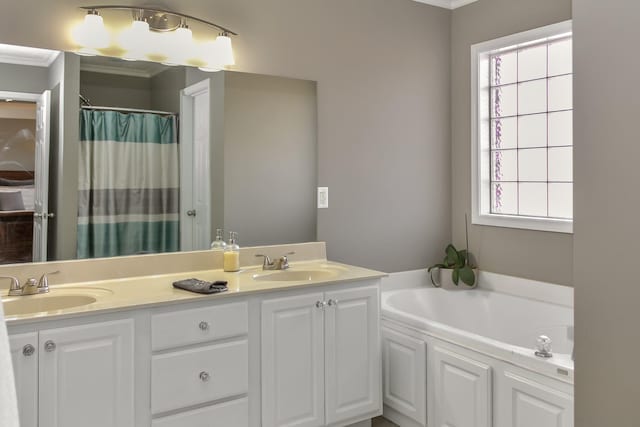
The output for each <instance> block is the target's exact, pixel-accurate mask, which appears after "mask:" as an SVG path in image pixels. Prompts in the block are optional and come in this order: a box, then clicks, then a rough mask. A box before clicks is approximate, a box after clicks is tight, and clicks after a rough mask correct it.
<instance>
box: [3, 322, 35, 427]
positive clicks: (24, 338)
mask: <svg viewBox="0 0 640 427" xmlns="http://www.w3.org/2000/svg"><path fill="white" fill-rule="evenodd" d="M9 348H10V351H11V363H12V364H13V375H14V377H15V382H16V395H17V398H18V409H19V411H20V426H21V427H37V425H38V333H37V332H27V333H24V334H16V335H10V336H9Z"/></svg>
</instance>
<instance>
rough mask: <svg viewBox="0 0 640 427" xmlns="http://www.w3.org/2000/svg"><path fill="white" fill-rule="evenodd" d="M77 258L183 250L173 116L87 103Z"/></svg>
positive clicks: (82, 135) (82, 126)
mask: <svg viewBox="0 0 640 427" xmlns="http://www.w3.org/2000/svg"><path fill="white" fill-rule="evenodd" d="M79 163H80V165H79V166H80V168H79V194H78V250H77V252H78V253H77V255H78V258H96V257H110V256H119V255H132V254H140V253H155V252H172V251H177V250H179V245H180V235H179V233H180V226H179V210H178V209H179V200H178V199H179V194H180V191H179V169H178V166H179V160H178V143H177V134H176V119H175V117H174V116H161V115H158V114H153V113H120V112H117V111H107V110H82V111H81V116H80V149H79Z"/></svg>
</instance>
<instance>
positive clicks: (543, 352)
mask: <svg viewBox="0 0 640 427" xmlns="http://www.w3.org/2000/svg"><path fill="white" fill-rule="evenodd" d="M535 355H536V356H538V357H544V358H549V357H551V356H553V353H551V338H549V337H548V336H546V335H540V336H539V337H538V339H537V340H536V352H535Z"/></svg>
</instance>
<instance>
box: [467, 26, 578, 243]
mask: <svg viewBox="0 0 640 427" xmlns="http://www.w3.org/2000/svg"><path fill="white" fill-rule="evenodd" d="M571 33H572V24H571V21H570V20H569V21H563V22H559V23H557V24H552V25H548V26H545V27H540V28H536V29H533V30H529V31H524V32H521V33H517V34H512V35H508V36H505V37H500V38H497V39H494V40H489V41H486V42H482V43H478V44H474V45H472V46H471V199H472V200H471V206H472V207H471V223H472V224H478V225H489V226H496V227H508V228H520V229H527V230H538V231H551V232H559V233H573V219H560V218H544V217H531V216H523V215H522V216H521V215H504V214H496V213H491V209H490V204H491V185H490V164H491V158H490V146H491V141H490V132H491V130H490V126H491V121H490V112H489V110H490V107H489V104H490V102H489V98H490V91H489V85H490V76H489V69H490V67H489V60H490V59H489V58H490V55H491V54H495V53H496V52H499V51H501V50H512V49H513V48H514V47H516V46H517V47H526V46H527V45H529V44H537V43H540V41H542V40H544V39H547V40H549V41H550V40H553V39H556V38H560V37H566V36H567V35H570V34H571Z"/></svg>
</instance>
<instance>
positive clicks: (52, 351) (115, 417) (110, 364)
mask: <svg viewBox="0 0 640 427" xmlns="http://www.w3.org/2000/svg"><path fill="white" fill-rule="evenodd" d="M85 321H86V320H85ZM10 342H11V347H12V348H11V351H12V356H13V358H12V359H13V363H14V365H15V367H14V372H15V374H16V389H17V390H18V396H19V398H18V405H19V409H20V416H21V427H35V426H39V427H85V426H87V425H91V426H95V427H128V426H131V427H133V426H134V425H135V422H134V407H133V398H134V378H133V364H134V360H133V357H134V346H133V320H132V319H124V320H114V321H107V322H98V323H84V324H81V325H74V326H67V327H60V328H55V329H40V330H39V331H36V332H29V333H24V334H16V335H11V337H10ZM30 346H32V347H33V350H31V347H30Z"/></svg>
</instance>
